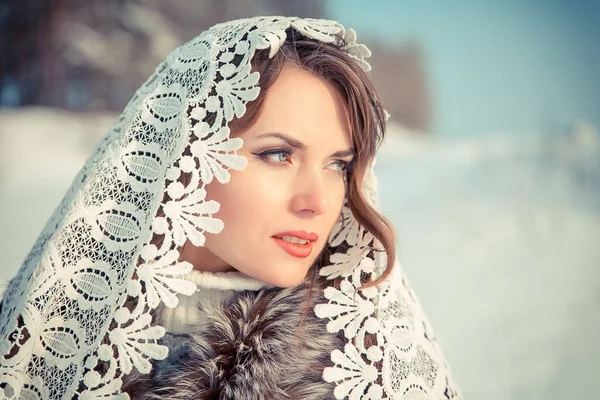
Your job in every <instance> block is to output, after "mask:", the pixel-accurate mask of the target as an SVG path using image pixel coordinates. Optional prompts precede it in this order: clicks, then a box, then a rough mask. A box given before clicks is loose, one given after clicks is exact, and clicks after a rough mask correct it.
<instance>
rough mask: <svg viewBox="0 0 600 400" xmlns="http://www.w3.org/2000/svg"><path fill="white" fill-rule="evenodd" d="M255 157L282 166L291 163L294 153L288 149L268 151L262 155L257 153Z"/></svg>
mask: <svg viewBox="0 0 600 400" xmlns="http://www.w3.org/2000/svg"><path fill="white" fill-rule="evenodd" d="M255 155H256V156H258V157H260V158H261V159H263V160H264V161H267V162H274V163H278V164H282V163H286V162H289V161H290V158H291V157H292V152H291V151H290V150H287V149H273V150H266V151H263V152H261V153H256V154H255Z"/></svg>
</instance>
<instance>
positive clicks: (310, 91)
mask: <svg viewBox="0 0 600 400" xmlns="http://www.w3.org/2000/svg"><path fill="white" fill-rule="evenodd" d="M266 131H269V132H281V133H285V134H288V135H291V136H294V137H296V138H298V139H299V140H303V141H307V144H308V145H310V144H311V143H310V142H311V141H312V142H322V141H327V142H331V143H334V144H337V145H340V146H346V147H349V146H350V143H351V141H350V124H349V121H348V117H347V112H346V107H345V103H344V101H343V99H342V97H341V95H340V93H339V92H338V90H337V89H336V88H335V87H334V86H333V85H332V84H331V83H329V82H326V81H325V80H323V79H321V78H319V77H317V76H316V75H314V74H312V73H310V72H307V71H305V70H303V69H300V68H298V67H295V66H291V65H285V66H284V67H283V69H282V71H281V73H280V75H279V76H278V78H277V79H276V80H275V82H274V83H273V84H272V85H271V87H270V88H269V89H268V90H267V92H266V94H265V99H264V103H263V106H262V110H261V112H260V115H259V117H258V119H257V121H256V123H255V124H254V125H253V126H252V128H250V129H249V132H248V134H250V135H252V134H256V135H258V134H261V133H264V132H266ZM242 136H246V135H242Z"/></svg>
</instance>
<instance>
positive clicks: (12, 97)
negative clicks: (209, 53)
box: [0, 0, 430, 131]
mask: <svg viewBox="0 0 600 400" xmlns="http://www.w3.org/2000/svg"><path fill="white" fill-rule="evenodd" d="M255 15H290V16H291V15H294V16H302V17H313V18H323V17H325V15H324V0H285V1H281V0H127V1H125V0H86V1H84V2H82V1H75V0H0V51H1V53H0V54H2V58H1V60H0V107H10V106H12V107H15V106H16V107H18V106H28V105H42V106H50V107H59V108H65V109H67V110H73V111H80V110H92V111H120V110H121V109H122V108H123V107H124V106H125V105H126V104H127V102H128V101H129V99H130V98H131V96H132V95H133V92H134V91H135V89H136V88H137V87H139V86H140V85H141V84H142V83H143V81H144V80H145V79H146V78H147V77H148V76H149V75H150V74H151V73H152V71H153V70H154V68H155V67H156V65H158V63H159V62H160V61H162V60H163V59H164V58H165V57H166V56H167V55H168V54H169V53H170V52H171V51H172V50H173V49H174V48H176V47H177V46H178V45H180V44H182V43H184V42H186V41H188V40H190V39H192V38H193V37H194V36H196V35H197V34H198V33H199V32H202V31H203V30H205V29H207V28H209V27H210V26H212V25H214V24H215V23H217V22H223V21H227V20H231V19H235V18H243V17H251V16H255ZM363 39H364V38H363ZM370 47H371V48H372V50H373V59H372V64H373V66H374V73H373V79H374V81H375V83H376V85H377V86H378V88H379V89H380V91H381V94H382V97H383V99H384V103H385V106H386V108H387V109H388V110H389V112H390V113H391V114H392V115H393V116H394V120H395V121H398V122H401V123H403V124H404V125H406V126H407V127H409V128H411V129H415V130H420V131H426V130H427V129H428V128H429V119H430V118H429V103H428V96H427V93H428V92H427V85H426V81H425V75H424V72H423V68H422V60H421V56H420V51H419V48H418V46H416V45H412V46H409V47H407V48H404V49H389V48H382V47H381V46H380V45H378V44H377V42H375V43H371V44H370Z"/></svg>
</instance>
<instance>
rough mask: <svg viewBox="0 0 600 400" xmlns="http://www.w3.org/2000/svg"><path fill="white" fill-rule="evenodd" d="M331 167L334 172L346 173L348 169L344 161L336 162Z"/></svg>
mask: <svg viewBox="0 0 600 400" xmlns="http://www.w3.org/2000/svg"><path fill="white" fill-rule="evenodd" d="M329 165H330V166H331V169H332V170H334V171H337V172H342V171H345V170H346V168H347V167H348V163H347V162H346V161H344V160H335V161H333V162H332V163H331V164H329Z"/></svg>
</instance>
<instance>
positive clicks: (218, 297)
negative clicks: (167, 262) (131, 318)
mask: <svg viewBox="0 0 600 400" xmlns="http://www.w3.org/2000/svg"><path fill="white" fill-rule="evenodd" d="M186 279H188V280H190V281H192V282H194V283H195V284H196V285H197V286H198V290H197V291H196V293H194V294H193V295H191V296H185V295H179V296H178V298H179V304H178V305H177V307H175V308H166V307H165V308H164V309H163V311H162V313H161V321H160V322H161V325H162V326H164V327H165V329H166V330H167V331H168V332H171V333H187V332H189V329H190V324H191V323H198V322H201V321H202V318H203V315H202V312H201V309H202V308H203V305H204V306H205V305H208V304H219V303H223V301H225V300H226V299H227V298H229V297H230V296H232V295H233V294H234V293H235V292H237V291H243V290H259V289H261V288H263V287H265V286H268V285H267V284H266V283H264V282H262V281H259V280H256V279H254V278H251V277H249V276H248V275H245V274H243V273H241V272H239V271H229V272H206V271H198V270H195V269H194V270H192V272H190V273H189V274H188V275H187V276H186Z"/></svg>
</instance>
